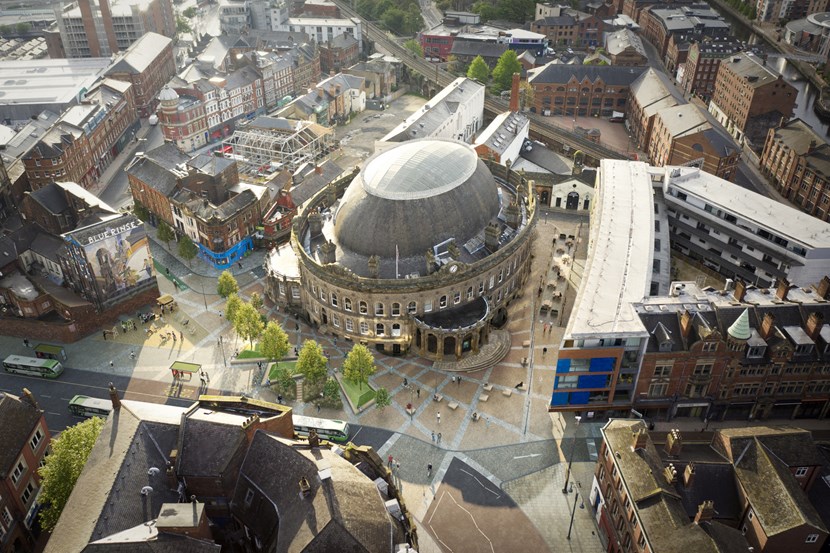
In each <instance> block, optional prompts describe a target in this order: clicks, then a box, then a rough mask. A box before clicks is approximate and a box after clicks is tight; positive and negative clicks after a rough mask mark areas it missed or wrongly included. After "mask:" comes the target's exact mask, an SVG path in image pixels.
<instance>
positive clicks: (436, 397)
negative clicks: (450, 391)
mask: <svg viewBox="0 0 830 553" xmlns="http://www.w3.org/2000/svg"><path fill="white" fill-rule="evenodd" d="M443 400H444V396H442V395H441V394H433V396H432V401H437V402H438V403H441V402H442V401H443Z"/></svg>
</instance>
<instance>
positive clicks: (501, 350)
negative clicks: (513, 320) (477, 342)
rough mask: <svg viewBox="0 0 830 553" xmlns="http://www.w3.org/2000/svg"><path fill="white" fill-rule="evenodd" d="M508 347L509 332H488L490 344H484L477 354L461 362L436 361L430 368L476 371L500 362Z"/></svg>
mask: <svg viewBox="0 0 830 553" xmlns="http://www.w3.org/2000/svg"><path fill="white" fill-rule="evenodd" d="M510 347H511V341H510V332H508V331H507V330H503V329H501V330H493V331H492V332H490V342H489V343H487V344H485V345H484V346H483V347H482V348H481V349H480V350H479V352H478V353H477V354H475V355H469V356H467V357H465V358H464V359H462V360H461V361H436V362H435V363H433V365H432V366H433V368H436V369H438V370H440V371H451V372H469V371H478V370H481V369H486V368H488V367H492V366H493V365H495V364H496V363H498V362H500V361H501V360H502V359H504V358H505V357H506V356H507V354H508V353H509V352H510Z"/></svg>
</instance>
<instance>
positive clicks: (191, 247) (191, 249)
mask: <svg viewBox="0 0 830 553" xmlns="http://www.w3.org/2000/svg"><path fill="white" fill-rule="evenodd" d="M198 253H199V247H198V246H197V245H196V244H194V243H193V240H191V239H190V237H189V236H188V235H186V234H183V235H182V237H181V238H180V239H179V256H181V258H182V259H184V260H185V261H187V265H188V266H190V262H191V261H193V259H194V258H195V257H196V255H197V254H198Z"/></svg>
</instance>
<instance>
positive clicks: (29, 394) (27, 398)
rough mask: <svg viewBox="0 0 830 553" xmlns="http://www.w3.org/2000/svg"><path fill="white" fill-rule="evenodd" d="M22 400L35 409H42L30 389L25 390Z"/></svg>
mask: <svg viewBox="0 0 830 553" xmlns="http://www.w3.org/2000/svg"><path fill="white" fill-rule="evenodd" d="M20 399H22V400H23V401H25V402H26V403H28V404H29V405H31V406H32V407H34V408H35V409H40V405H38V404H37V401H36V400H35V396H33V395H32V392H31V391H30V390H29V388H23V396H22V397H21V398H20Z"/></svg>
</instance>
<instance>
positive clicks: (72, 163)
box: [23, 121, 95, 190]
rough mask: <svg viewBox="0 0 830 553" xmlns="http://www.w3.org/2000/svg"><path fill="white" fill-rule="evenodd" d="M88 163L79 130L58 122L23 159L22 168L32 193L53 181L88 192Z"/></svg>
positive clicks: (90, 173) (86, 143)
mask: <svg viewBox="0 0 830 553" xmlns="http://www.w3.org/2000/svg"><path fill="white" fill-rule="evenodd" d="M91 159H92V156H91V152H90V149H89V141H88V140H87V138H86V135H85V134H84V132H83V130H82V129H80V128H78V127H76V126H74V125H70V124H68V123H64V122H60V121H59V122H58V123H56V124H55V125H54V126H53V127H52V128H51V129H49V130H48V131H47V132H46V134H45V135H44V136H43V137H42V138H41V139H40V140H39V141H38V143H37V144H36V145H35V146H34V147H33V148H32V149H31V150H29V152H28V153H27V154H25V155H24V156H23V164H24V166H25V168H26V174H27V176H28V179H29V184H30V186H31V188H32V189H33V190H37V189H38V188H40V187H41V186H44V185H46V184H48V183H50V182H53V181H54V180H56V179H58V180H66V181H72V182H77V183H78V184H80V185H81V186H83V187H84V188H89V187H90V186H92V185H93V184H94V182H95V181H94V178H95V175H94V173H93V170H94V167H93V165H92V164H91V163H90V162H89V161H90V160H91Z"/></svg>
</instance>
